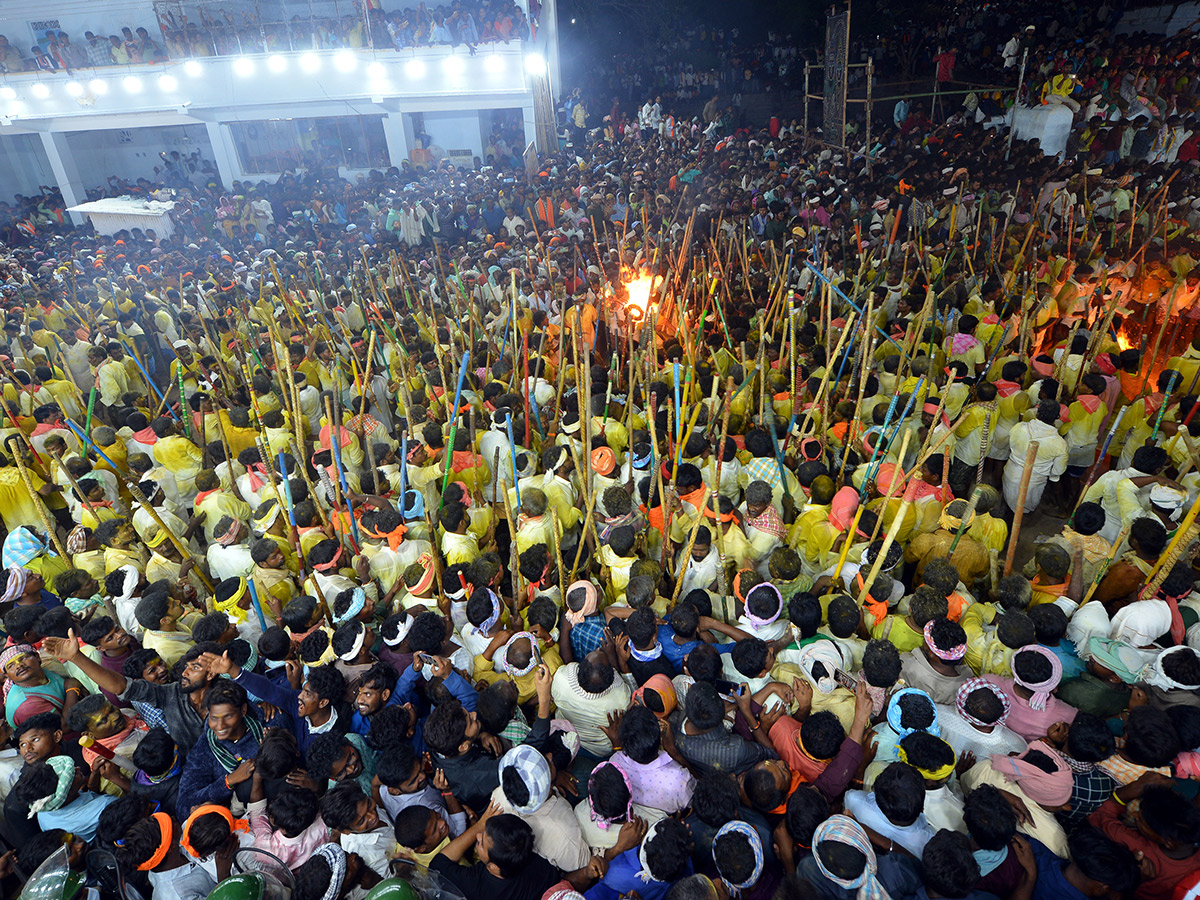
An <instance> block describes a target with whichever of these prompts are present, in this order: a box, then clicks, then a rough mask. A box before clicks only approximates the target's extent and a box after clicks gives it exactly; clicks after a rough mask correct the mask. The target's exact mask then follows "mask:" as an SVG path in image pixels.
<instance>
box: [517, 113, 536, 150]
mask: <svg viewBox="0 0 1200 900" xmlns="http://www.w3.org/2000/svg"><path fill="white" fill-rule="evenodd" d="M521 123H522V124H523V125H524V126H525V143H523V144H522V145H521V152H522V153H524V152H525V148H526V147H528V146H529V145H530V143H534V144H536V143H537V113H535V112H534V108H533V102H532V101H530V102H529V103H528V104H526V105H524V106H522V107H521Z"/></svg>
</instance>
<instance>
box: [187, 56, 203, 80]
mask: <svg viewBox="0 0 1200 900" xmlns="http://www.w3.org/2000/svg"><path fill="white" fill-rule="evenodd" d="M183 71H185V72H187V74H188V77H189V78H199V77H200V76H201V75H203V74H204V66H202V65H200V63H198V62H196V61H195V60H194V59H189V60H188V61H187V62H185V63H184V64H183Z"/></svg>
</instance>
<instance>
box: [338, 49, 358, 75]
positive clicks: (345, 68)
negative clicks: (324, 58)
mask: <svg viewBox="0 0 1200 900" xmlns="http://www.w3.org/2000/svg"><path fill="white" fill-rule="evenodd" d="M333 65H334V68H336V69H337V70H338V71H339V72H353V71H354V69H355V67H356V66H357V65H358V57H357V56H355V55H354V53H353V52H352V51H350V50H339V51H338V52H337V53H335V54H334V57H333Z"/></svg>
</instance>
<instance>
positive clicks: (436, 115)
mask: <svg viewBox="0 0 1200 900" xmlns="http://www.w3.org/2000/svg"><path fill="white" fill-rule="evenodd" d="M424 118H425V131H426V133H427V134H428V135H429V136H430V137H431V138H433V143H434V144H436V145H437V146H439V147H441V148H442V149H443V150H445V151H446V153H448V154H449V153H453V152H454V151H455V150H470V151H471V155H472V156H478V157H482V156H483V146H484V145H483V141H482V138H481V136H480V133H479V114H478V113H476V112H427V113H425V114H424Z"/></svg>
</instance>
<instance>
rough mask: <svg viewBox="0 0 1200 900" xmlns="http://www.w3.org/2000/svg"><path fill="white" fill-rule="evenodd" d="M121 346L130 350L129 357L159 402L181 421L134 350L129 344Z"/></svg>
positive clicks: (173, 416)
mask: <svg viewBox="0 0 1200 900" xmlns="http://www.w3.org/2000/svg"><path fill="white" fill-rule="evenodd" d="M121 346H123V347H125V349H126V350H129V358H130V359H132V360H133V364H134V365H135V366H137V367H138V371H139V372H141V373H142V375H143V376H144V377H145V379H146V384H148V385H150V390H152V391H154V393H155V395H156V396H157V397H158V399H159V402H160V403H162V405H163V406H164V407H165V408H166V410H167V412H168V413H169V414H170V416H171V418H172V419H174V420H175V421H176V422H178V421H180V418H179V416H177V415H175V410H173V409H171V404H169V403H167V397H166V395H165V394H164V393H163V392H162V391H160V390H159V389H158V385H156V384H155V383H154V381H153V380H152V379H151V378H150V373H149V372H147V371H146V367H145V366H143V365H142V364H141V362H140V361H139V360H138V358H137V357H136V356H135V355H134V353H133V350H132V349H130V347H129V346H128V345H127V344H122V345H121Z"/></svg>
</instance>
